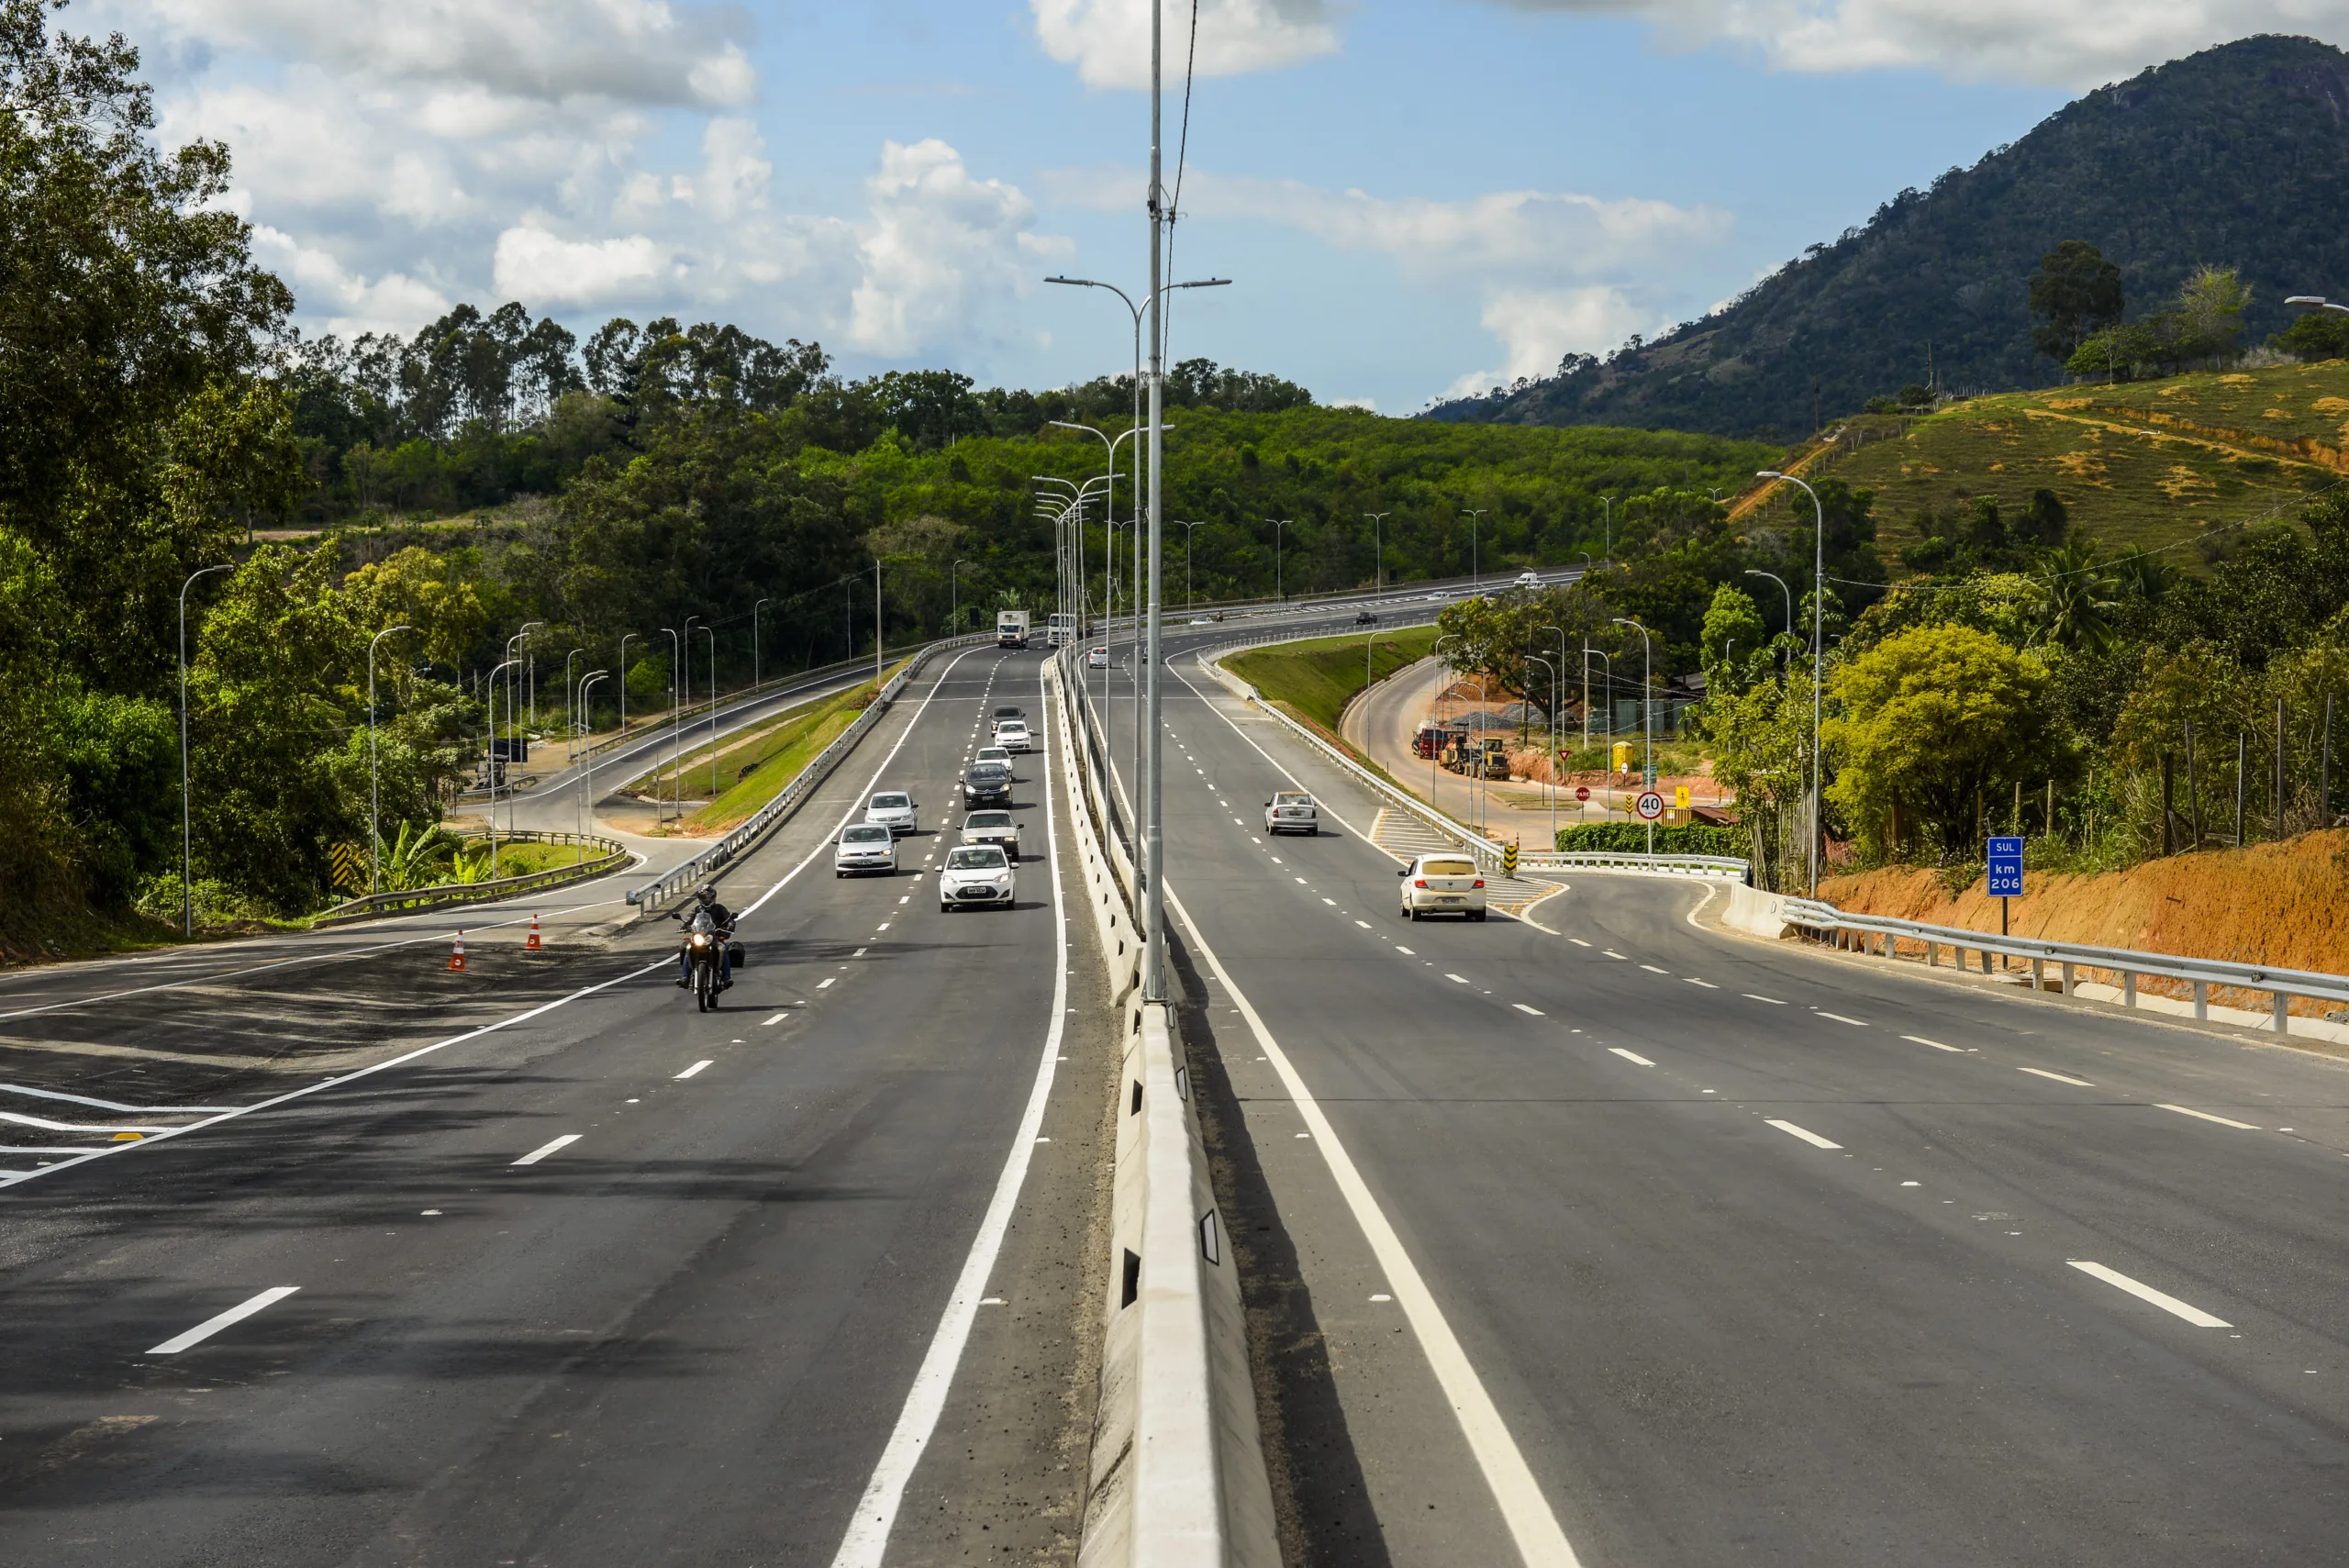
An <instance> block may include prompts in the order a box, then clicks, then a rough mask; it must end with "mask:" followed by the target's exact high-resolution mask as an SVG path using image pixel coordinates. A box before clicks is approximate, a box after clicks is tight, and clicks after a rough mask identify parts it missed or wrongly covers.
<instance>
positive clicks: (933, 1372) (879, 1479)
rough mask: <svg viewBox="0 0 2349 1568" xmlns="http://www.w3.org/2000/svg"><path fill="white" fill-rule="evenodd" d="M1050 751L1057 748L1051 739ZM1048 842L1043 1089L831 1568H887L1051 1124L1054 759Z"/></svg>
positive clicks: (1061, 916) (1045, 695) (1058, 1019)
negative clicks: (884, 1563) (893, 1531)
mask: <svg viewBox="0 0 2349 1568" xmlns="http://www.w3.org/2000/svg"><path fill="white" fill-rule="evenodd" d="M949 668H950V669H951V668H952V666H951V665H950V666H949ZM1037 685H1038V688H1039V701H1040V702H1042V701H1047V700H1049V691H1050V688H1049V687H1046V686H1045V685H1044V677H1043V675H1042V674H1041V673H1039V674H1038V676H1037ZM1045 744H1046V746H1047V747H1048V748H1049V747H1050V745H1051V741H1050V740H1049V738H1048V739H1047V740H1046V742H1045ZM1044 843H1045V846H1046V849H1047V851H1048V853H1047V859H1048V861H1049V863H1050V864H1051V867H1052V945H1053V951H1054V952H1055V953H1057V954H1058V955H1059V957H1058V960H1057V961H1056V962H1054V963H1053V965H1052V1024H1051V1026H1050V1027H1049V1028H1048V1029H1046V1030H1045V1031H1044V1050H1043V1054H1042V1057H1041V1060H1039V1061H1038V1062H1037V1064H1036V1082H1035V1084H1034V1085H1033V1086H1032V1087H1031V1088H1030V1090H1029V1092H1028V1106H1027V1109H1025V1110H1024V1111H1022V1112H1021V1113H1020V1117H1019V1127H1018V1129H1016V1130H1014V1132H1013V1133H1012V1137H1011V1149H1010V1151H1009V1152H1008V1153H1007V1154H1006V1155H1005V1156H1004V1161H1003V1171H1002V1173H1001V1174H999V1175H998V1176H996V1184H995V1195H994V1197H993V1198H991V1199H990V1200H989V1201H988V1203H987V1211H986V1214H985V1217H984V1218H981V1220H980V1221H979V1232H978V1234H977V1235H976V1236H974V1237H973V1238H972V1239H971V1251H970V1252H969V1254H968V1255H967V1256H966V1257H964V1258H963V1272H962V1273H961V1274H959V1275H957V1276H956V1278H955V1281H954V1290H953V1294H952V1295H951V1296H948V1297H947V1299H946V1310H945V1311H944V1313H942V1314H941V1316H940V1318H939V1319H938V1329H937V1331H936V1332H935V1333H933V1334H932V1335H931V1336H930V1349H929V1350H928V1351H925V1352H924V1353H923V1355H922V1358H921V1368H920V1370H919V1371H918V1372H917V1373H914V1382H913V1386H912V1387H911V1388H909V1389H907V1391H906V1403H905V1407H904V1408H903V1409H901V1410H899V1411H898V1412H897V1424H896V1426H895V1427H894V1428H892V1429H890V1432H889V1441H888V1444H887V1446H885V1448H883V1449H882V1451H881V1462H879V1463H878V1464H876V1465H874V1469H873V1479H872V1480H871V1481H869V1482H867V1483H866V1484H865V1487H864V1495H863V1496H862V1497H860V1498H859V1499H857V1505H856V1513H855V1514H854V1516H853V1517H852V1518H851V1519H850V1521H849V1527H848V1534H847V1536H846V1537H844V1538H843V1539H842V1540H841V1549H840V1551H837V1552H835V1553H833V1555H832V1568H881V1560H882V1557H883V1555H884V1554H885V1552H886V1551H888V1548H889V1528H890V1526H891V1525H893V1524H895V1523H896V1518H897V1508H898V1506H899V1505H900V1504H902V1503H903V1502H904V1501H905V1496H906V1484H907V1482H908V1481H911V1480H912V1479H913V1473H914V1468H915V1466H916V1465H918V1464H919V1463H920V1462H921V1456H922V1451H923V1450H924V1449H925V1448H927V1447H928V1446H929V1444H930V1436H931V1434H933V1433H934V1432H936V1431H937V1429H938V1418H939V1416H940V1415H941V1413H942V1412H943V1411H944V1410H945V1408H946V1391H947V1389H948V1388H949V1386H951V1385H952V1383H953V1381H954V1369H955V1367H956V1365H957V1364H958V1363H960V1362H961V1361H962V1359H963V1346H964V1345H965V1344H967V1343H968V1342H969V1341H970V1338H971V1325H972V1322H973V1320H974V1319H975V1318H977V1317H978V1311H979V1304H980V1303H981V1302H982V1301H983V1300H985V1299H986V1297H985V1296H984V1294H983V1293H984V1292H985V1289H986V1284H987V1276H988V1275H989V1274H991V1273H994V1272H995V1265H996V1258H997V1256H998V1255H1000V1253H1001V1252H1002V1251H1003V1238H1004V1233H1005V1232H1006V1231H1007V1230H1008V1229H1010V1228H1011V1216H1012V1212H1013V1210H1014V1209H1016V1208H1017V1207H1019V1189H1020V1186H1021V1184H1024V1183H1025V1182H1026V1181H1027V1179H1028V1165H1029V1162H1030V1160H1031V1159H1032V1158H1033V1157H1034V1154H1035V1150H1036V1145H1035V1142H1034V1140H1035V1138H1036V1135H1037V1133H1038V1131H1039V1130H1040V1129H1041V1128H1042V1127H1043V1124H1044V1106H1045V1104H1046V1102H1048V1101H1049V1100H1050V1099H1051V1098H1052V1074H1053V1071H1054V1068H1053V1064H1054V1063H1055V1062H1058V1061H1059V1060H1060V1049H1061V1036H1062V1031H1063V1029H1065V1028H1066V1027H1067V1024H1068V1015H1069V1010H1070V1009H1069V1006H1068V971H1069V950H1068V907H1067V906H1066V904H1065V903H1064V902H1063V895H1062V892H1061V838H1060V826H1059V823H1058V822H1057V821H1056V820H1055V818H1054V815H1053V806H1052V765H1051V762H1050V760H1049V758H1047V760H1046V762H1045V766H1044Z"/></svg>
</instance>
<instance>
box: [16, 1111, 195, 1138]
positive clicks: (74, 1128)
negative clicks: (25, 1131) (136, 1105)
mask: <svg viewBox="0 0 2349 1568" xmlns="http://www.w3.org/2000/svg"><path fill="white" fill-rule="evenodd" d="M0 1121H6V1122H13V1123H15V1124H16V1125H17V1126H18V1127H38V1128H39V1129H42V1130H43V1131H45V1132H137V1133H149V1132H167V1131H169V1130H170V1129H168V1128H161V1127H116V1126H112V1125H108V1126H105V1127H101V1126H99V1125H98V1124H97V1123H95V1122H89V1121H50V1120H49V1119H48V1118H46V1117H37V1116H26V1115H25V1114H24V1113H22V1112H21V1111H0Z"/></svg>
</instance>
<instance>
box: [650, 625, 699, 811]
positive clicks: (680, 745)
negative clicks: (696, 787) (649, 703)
mask: <svg viewBox="0 0 2349 1568" xmlns="http://www.w3.org/2000/svg"><path fill="white" fill-rule="evenodd" d="M693 628H694V622H693V617H691V616H687V617H685V634H686V636H687V637H688V638H690V637H691V636H692V634H693ZM661 630H662V633H663V634H665V635H666V636H667V637H668V639H669V765H670V766H671V767H672V768H674V769H676V770H677V772H678V773H684V772H685V749H684V748H685V730H684V728H683V725H684V721H685V699H684V698H683V697H682V696H680V695H678V694H679V692H680V691H681V690H682V688H681V687H680V686H679V684H678V679H677V673H678V671H679V670H680V669H681V668H682V667H683V658H682V655H681V654H680V652H679V642H678V638H677V628H675V627H674V626H664V627H662V628H661ZM652 819H653V820H654V821H655V822H658V821H660V820H661V786H660V780H659V778H658V777H657V776H656V777H655V779H654V780H653V788H652Z"/></svg>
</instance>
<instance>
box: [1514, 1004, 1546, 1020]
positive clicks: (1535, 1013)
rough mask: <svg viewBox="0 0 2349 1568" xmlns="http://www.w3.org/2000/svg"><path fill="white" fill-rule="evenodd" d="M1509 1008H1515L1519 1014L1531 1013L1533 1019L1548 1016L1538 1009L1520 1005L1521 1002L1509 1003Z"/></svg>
mask: <svg viewBox="0 0 2349 1568" xmlns="http://www.w3.org/2000/svg"><path fill="white" fill-rule="evenodd" d="M1509 1006H1512V1007H1515V1008H1516V1009H1517V1010H1518V1011H1519V1012H1520V1013H1531V1014H1532V1015H1533V1016H1534V1017H1535V1018H1547V1017H1548V1016H1549V1015H1548V1014H1546V1013H1544V1012H1543V1011H1542V1009H1541V1008H1539V1007H1529V1006H1526V1005H1525V1004H1524V1003H1522V1002H1511V1003H1510V1004H1509Z"/></svg>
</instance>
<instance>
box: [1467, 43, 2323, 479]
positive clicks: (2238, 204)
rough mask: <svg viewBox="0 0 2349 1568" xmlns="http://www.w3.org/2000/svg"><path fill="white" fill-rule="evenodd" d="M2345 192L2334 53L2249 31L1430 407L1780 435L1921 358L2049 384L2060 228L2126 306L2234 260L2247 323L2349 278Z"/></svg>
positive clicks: (1998, 383)
mask: <svg viewBox="0 0 2349 1568" xmlns="http://www.w3.org/2000/svg"><path fill="white" fill-rule="evenodd" d="M2345 210H2349V54H2344V53H2343V51H2341V50H2337V49H2334V48H2332V47H2331V46H2330V45H2327V44H2321V43H2318V42H2316V41H2314V40H2313V39H2298V38H2280V37H2262V38H2251V39H2243V40H2241V41H2239V42H2236V43H2231V44H2225V45H2221V47H2219V48H2216V49H2211V50H2205V51H2203V52H2202V53H2200V54H2197V55H2194V56H2192V57H2191V58H2189V59H2186V60H2180V61H2172V62H2171V63H2169V64H2167V65H2164V66H2160V67H2158V68H2156V69H2154V70H2151V71H2147V72H2143V74H2141V75H2139V76H2136V77H2133V78H2132V79H2131V80H2129V81H2127V82H2123V83H2119V84H2118V85H2115V86H2110V87H2104V88H2100V89H2099V90H2098V91H2096V92H2093V93H2090V94H2088V95H2087V96H2085V97H2083V98H2080V99H2078V100H2077V101H2076V102H2074V103H2072V104H2070V105H2067V106H2065V107H2064V108H2063V109H2060V110H2058V111H2057V112H2056V113H2055V114H2054V115H2051V116H2049V117H2048V118H2047V119H2046V120H2044V121H2043V122H2042V123H2041V124H2040V125H2039V126H2038V127H2037V128H2034V129H2033V130H2032V132H2031V133H2030V134H2029V135H2028V136H2025V137H2024V138H2023V139H2021V140H2020V141H2018V142H2015V143H2013V144H2012V145H2010V146H2007V147H2001V148H1998V149H1996V150H1993V151H1991V152H1990V153H1989V154H1987V156H1986V157H1984V158H1983V159H1982V161H1980V162H1978V163H1976V164H1975V165H1974V167H1973V168H1971V169H1952V170H1951V171H1949V172H1947V173H1946V174H1943V176H1942V177H1941V178H1940V179H1938V180H1936V181H1934V182H1933V184H1932V189H1931V190H1928V191H1917V190H1906V191H1902V192H1901V193H1900V194H1899V195H1897V196H1894V197H1893V198H1892V199H1891V200H1890V201H1888V202H1887V203H1885V204H1884V206H1881V207H1879V208H1877V209H1876V217H1874V218H1873V219H1871V220H1870V221H1869V222H1868V223H1867V225H1866V226H1865V227H1864V228H1853V229H1848V230H1846V231H1845V232H1844V233H1843V234H1842V236H1841V237H1840V238H1838V239H1835V240H1833V241H1832V242H1831V243H1827V244H1822V245H1814V246H1812V247H1810V248H1809V250H1806V251H1805V252H1804V253H1803V254H1802V255H1801V256H1800V257H1798V258H1797V259H1796V260H1794V261H1790V262H1788V263H1787V265H1786V266H1785V267H1784V268H1783V269H1781V270H1780V271H1779V272H1776V273H1774V274H1773V275H1772V276H1770V277H1769V278H1768V279H1766V280H1765V281H1764V282H1763V283H1761V284H1757V285H1756V286H1755V287H1754V288H1753V290H1751V291H1750V292H1749V293H1747V294H1746V295H1743V296H1742V297H1741V298H1739V299H1738V300H1736V301H1735V302H1733V303H1732V304H1731V305H1729V306H1726V307H1725V308H1723V309H1722V310H1720V312H1718V313H1717V314H1715V315H1712V316H1709V317H1705V318H1704V319H1703V320H1701V321H1694V322H1689V323H1687V324H1686V325H1684V326H1682V327H1679V328H1675V329H1674V330H1673V331H1672V332H1670V333H1669V334H1667V335H1665V336H1664V337H1663V338H1660V339H1657V340H1656V341H1654V342H1653V343H1645V344H1642V343H1640V342H1639V341H1638V339H1633V341H1632V343H1631V344H1630V345H1627V346H1626V347H1625V348H1624V349H1622V350H1618V351H1617V352H1616V353H1615V354H1613V355H1612V356H1610V357H1609V358H1608V359H1607V360H1606V361H1603V362H1602V361H1598V360H1594V359H1591V358H1589V357H1588V356H1574V355H1570V356H1568V358H1567V360H1566V361H1565V362H1564V363H1563V364H1561V365H1560V367H1559V373H1558V374H1557V375H1555V376H1553V377H1549V378H1546V379H1544V380H1542V381H1538V382H1532V383H1528V384H1521V385H1520V386H1518V387H1516V388H1512V389H1508V390H1506V391H1504V392H1503V393H1502V394H1501V395H1497V396H1487V397H1483V398H1469V399H1465V400H1463V401H1459V402H1453V403H1449V404H1444V405H1441V406H1438V407H1436V408H1435V409H1432V410H1431V413H1430V417H1434V418H1439V419H1450V420H1460V421H1473V422H1498V423H1513V424H1531V425H1633V426H1644V427H1649V428H1663V427H1668V428H1675V429H1683V430H1700V431H1708V432H1713V433H1718V434H1725V435H1726V434H1735V435H1743V436H1768V437H1776V438H1780V439H1785V438H1791V437H1794V436H1798V435H1804V434H1808V433H1809V432H1810V431H1811V430H1812V429H1813V428H1814V424H1815V419H1816V417H1817V415H1816V414H1815V413H1814V410H1817V411H1819V412H1820V413H1823V414H1824V415H1825V416H1826V417H1834V416H1836V415H1838V414H1842V413H1847V412H1849V411H1851V410H1853V409H1855V408H1857V407H1858V406H1860V405H1861V404H1862V403H1864V402H1865V401H1866V400H1867V399H1868V398H1870V397H1874V396H1878V395H1887V394H1893V393H1897V392H1898V390H1899V389H1900V387H1902V386H1903V385H1904V384H1910V383H1920V382H1923V381H1924V380H1925V379H1926V375H1927V365H1928V363H1929V362H1930V363H1931V365H1932V371H1933V373H1934V374H1935V375H1936V377H1937V380H1938V384H1940V385H1941V386H1942V387H1943V388H1944V389H1946V390H1948V391H1951V392H1954V393H1976V392H1993V391H2008V390H2014V389H2018V388H2028V387H2034V386H2046V385H2049V384H2053V383H2054V382H2055V381H2057V380H2059V379H2060V375H2059V373H2058V371H2057V369H2056V367H2055V365H2054V361H2051V360H2048V359H2045V358H2043V357H2040V356H2038V355H2036V354H2035V353H2034V352H2033V351H2032V340H2031V328H2032V318H2031V314H2030V309H2029V304H2028V291H2029V286H2030V279H2031V277H2032V274H2033V273H2034V272H2037V270H2038V267H2039V260H2040V257H2041V256H2042V255H2043V254H2044V253H2045V252H2047V251H2048V250H2053V249H2054V247H2055V246H2056V245H2057V244H2058V243H2060V242H2061V241H2063V240H2065V239H2085V240H2087V241H2088V242H2089V243H2091V244H2093V245H2096V246H2097V247H2099V249H2100V250H2103V252H2104V254H2105V256H2106V257H2107V258H2108V259H2110V261H2113V262H2115V263H2116V264H2117V265H2118V266H2119V267H2120V269H2121V278H2122V282H2123V284H2124V287H2125V288H2126V290H2127V294H2128V302H2129V304H2128V308H2129V316H2130V317H2131V318H2132V319H2134V318H2136V317H2139V316H2141V315H2145V314H2150V313H2152V312H2154V311H2155V310H2157V309H2160V308H2161V307H2163V306H2165V304H2166V303H2167V302H2168V301H2169V300H2170V299H2171V298H2172V297H2173V296H2174V295H2176V292H2177V290H2178V287H2179V285H2180V284H2182V283H2183V282H2184V281H2185V279H2186V277H2187V274H2188V272H2189V271H2190V270H2191V269H2192V268H2194V267H2195V266H2197V265H2198V264H2201V263H2206V262H2207V263H2217V264H2221V265H2233V266H2235V267H2238V268H2240V269H2241V272H2242V275H2243V280H2244V282H2245V283H2247V284H2249V285H2250V286H2251V289H2252V291H2253V295H2254V303H2253V304H2252V306H2251V307H2250V308H2249V309H2248V310H2246V311H2245V312H2244V315H2243V326H2244V328H2245V334H2246V340H2247V341H2254V342H2255V341H2257V340H2259V339H2261V338H2264V337H2265V336H2266V335H2267V334H2268V333H2271V332H2275V331H2278V330H2281V329H2282V328H2284V327H2285V326H2286V325H2287V324H2288V319H2289V313H2288V311H2287V310H2286V308H2285V306H2284V303H2283V301H2284V296H2285V295H2290V294H2333V295H2349V225H2344V224H2343V220H2342V215H2343V212H2344V211H2345Z"/></svg>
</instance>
